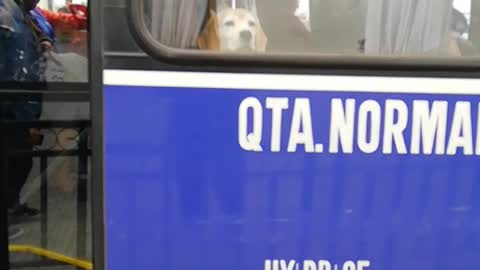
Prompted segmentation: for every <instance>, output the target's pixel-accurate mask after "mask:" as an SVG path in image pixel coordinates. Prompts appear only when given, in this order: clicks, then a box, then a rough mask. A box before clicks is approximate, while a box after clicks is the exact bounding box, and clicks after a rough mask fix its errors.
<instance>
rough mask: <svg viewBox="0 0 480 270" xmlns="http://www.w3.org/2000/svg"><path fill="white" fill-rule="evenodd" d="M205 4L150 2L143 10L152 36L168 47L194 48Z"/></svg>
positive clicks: (200, 1) (168, 0)
mask: <svg viewBox="0 0 480 270" xmlns="http://www.w3.org/2000/svg"><path fill="white" fill-rule="evenodd" d="M207 4H208V0H152V1H151V2H150V5H149V6H148V8H147V9H146V10H145V12H146V13H147V14H146V18H150V19H149V20H150V21H149V22H150V29H151V32H152V35H153V36H154V37H155V38H156V39H157V40H158V41H160V42H161V43H162V44H164V45H167V46H170V47H174V48H194V47H196V42H197V37H198V34H199V32H200V30H201V27H202V25H203V22H204V19H205V16H206V14H207ZM149 13H150V14H149ZM149 15H150V16H149ZM147 23H148V22H147Z"/></svg>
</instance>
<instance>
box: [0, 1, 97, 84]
mask: <svg viewBox="0 0 480 270" xmlns="http://www.w3.org/2000/svg"><path fill="white" fill-rule="evenodd" d="M61 2H62V1H47V0H42V1H34V0H26V1H23V2H21V3H19V2H18V1H14V0H2V1H0V14H1V18H0V52H1V54H0V55H1V56H0V81H15V82H30V83H37V82H85V83H86V82H88V72H87V69H88V68H87V64H88V46H87V44H88V31H87V27H88V26H87V6H86V2H85V1H70V0H69V1H67V2H68V3H67V2H65V1H63V5H61V4H60V3H61Z"/></svg>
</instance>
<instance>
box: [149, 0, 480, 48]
mask: <svg viewBox="0 0 480 270" xmlns="http://www.w3.org/2000/svg"><path fill="white" fill-rule="evenodd" d="M472 7H473V8H474V7H475V3H472V2H471V0H402V1H390V0H323V1H319V0H155V1H153V0H146V1H145V5H144V8H145V15H146V16H145V20H146V21H145V24H146V25H147V27H148V28H149V30H150V32H151V34H152V36H153V37H154V38H155V39H156V40H158V41H159V42H161V43H162V44H164V45H167V46H169V47H174V48H182V49H194V50H211V51H216V52H222V53H233V52H252V53H268V52H274V53H318V54H327V55H329V54H330V55H370V56H434V57H458V56H476V55H477V54H478V48H477V47H479V46H480V42H478V41H476V38H475V37H476V36H478V35H479V34H476V33H477V32H478V33H480V25H475V24H474V22H475V20H474V19H472V18H475V17H478V16H479V15H480V9H478V10H474V9H472Z"/></svg>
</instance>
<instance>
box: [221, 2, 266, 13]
mask: <svg viewBox="0 0 480 270" xmlns="http://www.w3.org/2000/svg"><path fill="white" fill-rule="evenodd" d="M223 7H228V8H233V9H235V8H244V9H247V10H249V11H250V12H252V13H253V14H254V15H256V14H257V7H256V5H255V0H217V10H219V9H221V8H223Z"/></svg>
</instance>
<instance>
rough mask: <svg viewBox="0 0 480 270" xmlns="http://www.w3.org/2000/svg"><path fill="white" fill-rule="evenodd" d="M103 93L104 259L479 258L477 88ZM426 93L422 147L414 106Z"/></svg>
mask: <svg viewBox="0 0 480 270" xmlns="http://www.w3.org/2000/svg"><path fill="white" fill-rule="evenodd" d="M104 95H105V96H104V108H105V143H106V145H105V147H106V148H105V162H106V163H105V166H106V167H105V168H106V194H105V197H106V226H107V227H106V229H107V260H108V264H107V265H108V269H112V270H113V269H115V270H131V269H172V270H191V269H199V270H226V269H228V270H245V269H249V270H301V269H302V270H330V269H332V270H333V269H335V270H337V269H338V270H342V269H343V270H347V269H348V270H352V269H381V270H386V269H397V270H404V269H422V270H434V269H435V270H450V269H480V261H479V260H478V254H479V252H480V218H479V217H480V215H479V214H480V185H479V184H480V183H479V181H480V177H479V176H480V167H479V166H478V164H479V157H478V154H479V153H478V152H476V150H477V149H476V147H477V135H478V134H477V125H478V121H477V118H478V117H477V116H478V113H479V112H478V103H479V101H480V98H479V97H478V96H466V95H465V96H461V95H427V94H381V93H360V92H359V93H348V92H321V91H318V92H314V91H308V92H307V91H274V90H272V91H269V90H261V91H256V90H242V89H207V88H196V89H193V88H168V87H133V86H112V85H107V86H105V91H104ZM267 100H269V101H267ZM347 100H350V101H347ZM352 101H353V103H352ZM392 101H393V103H392ZM419 101H420V102H419ZM434 101H440V102H444V101H446V102H447V110H445V111H444V110H438V111H437V113H438V115H439V116H438V117H439V118H438V119H440V120H439V122H438V123H437V125H436V126H435V124H432V125H433V127H436V129H434V131H435V132H439V133H438V134H437V136H436V137H435V140H434V141H436V142H440V143H439V144H440V146H439V147H438V148H437V146H436V143H434V144H433V146H432V147H431V149H432V152H433V153H432V154H427V153H428V148H429V145H428V143H427V144H425V143H424V142H423V141H418V140H419V138H421V139H422V140H429V138H430V137H428V136H427V135H428V134H423V133H422V132H426V131H425V130H426V128H424V129H425V130H419V129H418V127H419V126H418V125H420V124H418V122H415V121H419V119H420V118H415V117H414V114H413V113H412V112H413V111H414V109H415V108H414V106H417V105H418V104H421V103H422V102H427V104H428V106H430V107H429V108H432V104H433V102H434ZM285 102H286V103H285ZM252 104H253V105H252ZM282 104H287V107H285V106H283V105H282ZM349 104H350V105H349ZM352 104H353V105H352ZM392 104H393V105H392ZM395 104H396V106H395ZM402 104H403V105H404V106H405V107H404V106H403V105H402ZM414 104H417V105H414ZM440 104H443V103H440ZM242 106H244V108H246V109H245V110H242V109H241V108H242ZM282 106H283V107H282ZM349 106H352V107H349ZM418 106H419V107H417V108H416V110H418V111H417V114H418V112H419V111H420V105H418ZM273 107H274V108H276V109H271V108H273ZM352 108H353V114H351V112H352V111H349V110H350V109H352ZM395 108H397V110H395ZM398 108H400V109H398ZM439 108H441V107H439ZM404 109H406V112H405V110H404ZM467 109H468V110H467ZM274 111H275V112H274ZM432 111H433V109H432ZM432 111H431V112H432ZM245 112H246V113H245ZM272 112H274V113H272ZM279 112H280V113H279ZM387 112H391V114H389V113H387ZM405 113H406V114H405ZM342 114H343V115H342ZM352 115H353V122H352V119H350V118H349V117H350V116H352ZM431 115H433V114H430V116H431ZM279 116H281V119H280V120H278V119H279V118H278V117H279ZM242 117H243V118H242ZM402 117H403V118H405V117H406V118H405V119H406V120H405V121H406V122H405V124H404V127H403V128H402V124H401V123H402V121H403V120H402ZM239 119H243V120H239ZM272 119H273V121H272ZM331 119H333V120H334V121H331ZM387 119H390V120H387ZM414 119H416V120H415V121H414ZM429 119H432V118H429ZM442 119H443V120H442ZM244 120H245V121H244ZM442 121H446V122H445V123H446V125H445V127H444V131H442V128H441V127H440V126H441V125H442V124H441V123H442ZM352 123H353V124H352ZM432 123H434V122H432ZM279 124H280V126H279ZM395 124H396V125H397V126H396V129H395V127H394V128H393V129H395V130H397V131H396V132H398V133H395V132H394V131H392V125H395ZM424 124H425V123H424ZM350 125H351V126H350ZM416 125H417V126H416ZM425 125H426V124H425ZM459 125H460V126H459ZM272 126H273V127H272ZM310 126H311V131H312V132H311V134H312V136H309V127H310ZM469 126H470V128H469ZM424 127H426V126H424ZM260 128H261V130H260ZM244 130H246V133H242V132H243V131H244ZM335 130H336V131H338V132H337V133H339V134H341V138H340V137H339V136H337V135H335V134H337V133H335V132H336V131H335ZM415 132H419V133H418V134H420V135H418V134H417V135H412V134H415ZM394 133H395V134H397V135H394ZM245 134H246V136H244V135H245ZM249 134H250V135H249ZM398 134H399V135H398ZM332 136H333V139H332ZM395 136H396V137H395ZM419 136H420V137H419ZM462 136H463V137H462ZM310 137H311V138H310ZM393 137H395V138H393ZM278 138H279V144H277V140H278ZM377 138H378V143H376V141H377ZM439 138H440V139H439ZM312 139H313V144H312ZM430 139H431V138H430ZM450 139H451V140H450ZM402 140H403V142H404V143H402ZM442 140H443V141H442ZM388 141H392V143H391V144H390V145H391V147H389V146H388V144H389V143H388ZM432 141H433V139H432ZM335 142H337V144H338V147H335V144H336V143H335ZM414 144H419V145H420V148H419V152H420V153H419V154H415V150H414V149H412V145H414ZM456 144H462V145H461V146H458V145H456ZM255 145H256V146H255ZM422 145H426V146H427V147H426V148H427V150H424V149H422ZM456 146H458V147H456ZM256 147H257V148H256ZM258 147H261V150H260V148H258ZM312 147H313V148H312ZM442 147H443V154H442ZM413 148H415V147H413ZM312 149H313V150H312ZM389 149H390V150H391V153H389ZM452 149H453V150H456V153H453V152H452V151H453V150H452ZM403 150H405V152H406V153H405V152H404V151H403ZM312 151H313V152H312ZM464 151H466V152H464ZM470 152H471V154H470ZM447 153H450V155H447Z"/></svg>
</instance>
